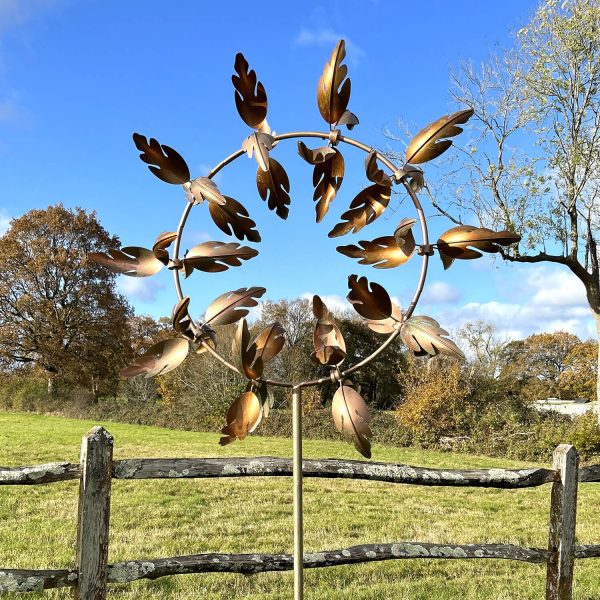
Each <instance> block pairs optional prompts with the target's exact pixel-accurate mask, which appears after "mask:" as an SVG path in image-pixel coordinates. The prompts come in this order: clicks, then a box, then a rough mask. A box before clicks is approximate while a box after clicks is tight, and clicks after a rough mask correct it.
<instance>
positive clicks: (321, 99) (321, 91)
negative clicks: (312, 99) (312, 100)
mask: <svg viewBox="0 0 600 600" xmlns="http://www.w3.org/2000/svg"><path fill="white" fill-rule="evenodd" d="M345 56H346V46H345V43H344V40H340V41H339V42H338V43H337V45H336V47H335V48H334V50H333V52H332V54H331V57H330V58H329V61H327V63H326V64H325V68H324V69H323V74H322V75H321V78H320V79H319V84H318V86H317V104H318V106H319V112H320V113H321V116H322V117H323V118H324V119H325V121H327V123H330V124H333V123H337V122H338V121H339V120H340V119H341V118H342V115H343V114H344V111H345V110H346V107H347V106H348V102H349V101H350V88H351V83H350V79H349V78H348V79H347V78H346V76H347V74H348V68H347V67H346V65H343V64H342V61H343V60H344V58H345Z"/></svg>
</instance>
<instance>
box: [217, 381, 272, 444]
mask: <svg viewBox="0 0 600 600" xmlns="http://www.w3.org/2000/svg"><path fill="white" fill-rule="evenodd" d="M261 412H262V411H261V405H260V401H259V400H258V397H257V396H256V394H255V393H254V392H244V393H243V394H241V395H240V397H239V398H238V399H237V400H236V401H235V402H233V404H232V405H231V406H230V407H229V410H228V411H227V417H226V421H227V424H226V425H225V427H223V429H221V433H223V434H225V437H222V438H221V439H220V440H219V444H221V446H226V445H227V444H230V443H231V442H234V441H235V440H236V439H237V440H243V439H244V438H245V437H246V436H247V435H248V434H249V433H251V431H252V430H254V428H255V427H256V425H257V424H258V422H259V421H260V419H261Z"/></svg>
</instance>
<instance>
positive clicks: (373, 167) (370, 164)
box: [365, 150, 392, 186]
mask: <svg viewBox="0 0 600 600" xmlns="http://www.w3.org/2000/svg"><path fill="white" fill-rule="evenodd" d="M365 173H366V175H367V179H368V180H369V181H372V182H373V183H377V184H379V185H384V186H385V185H386V186H391V185H392V179H391V177H390V176H389V175H387V174H386V173H384V172H383V170H382V169H380V168H379V165H378V164H377V152H375V151H374V150H371V152H369V154H368V155H367V158H366V159H365Z"/></svg>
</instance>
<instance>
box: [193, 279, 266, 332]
mask: <svg viewBox="0 0 600 600" xmlns="http://www.w3.org/2000/svg"><path fill="white" fill-rule="evenodd" d="M266 291H267V290H266V289H265V288H264V287H250V288H240V289H239V290H234V291H232V292H225V293H224V294H221V295H220V296H219V297H218V298H216V299H215V300H213V301H212V302H211V304H210V306H209V307H208V308H207V309H206V315H205V316H204V321H205V323H210V324H211V325H213V326H216V325H229V324H230V323H235V322H236V321H239V320H240V319H241V318H242V317H245V316H246V315H247V314H248V309H249V308H251V307H253V306H257V305H258V302H257V301H256V298H260V297H261V296H262V295H263V294H264V293H265V292H266Z"/></svg>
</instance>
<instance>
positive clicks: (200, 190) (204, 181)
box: [189, 177, 225, 205]
mask: <svg viewBox="0 0 600 600" xmlns="http://www.w3.org/2000/svg"><path fill="white" fill-rule="evenodd" d="M189 195H190V200H191V201H192V202H193V203H194V204H200V202H202V201H203V200H207V201H208V202H209V203H211V204H212V203H213V202H214V203H215V204H220V205H223V204H225V196H223V194H221V192H220V191H219V188H218V187H217V184H216V183H215V182H214V181H213V180H212V179H210V178H209V177H197V178H196V179H194V181H192V182H190V186H189Z"/></svg>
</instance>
